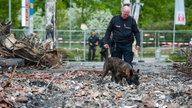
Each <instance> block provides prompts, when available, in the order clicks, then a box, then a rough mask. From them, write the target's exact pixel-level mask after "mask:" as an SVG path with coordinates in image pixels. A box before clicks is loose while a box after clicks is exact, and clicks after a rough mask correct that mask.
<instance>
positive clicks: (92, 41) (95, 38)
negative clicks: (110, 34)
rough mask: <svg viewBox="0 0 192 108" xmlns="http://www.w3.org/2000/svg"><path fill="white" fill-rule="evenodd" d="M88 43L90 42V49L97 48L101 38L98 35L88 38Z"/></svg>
mask: <svg viewBox="0 0 192 108" xmlns="http://www.w3.org/2000/svg"><path fill="white" fill-rule="evenodd" d="M88 42H89V46H90V47H95V46H97V45H96V42H98V43H99V38H98V37H97V36H96V35H95V36H90V37H89V38H88Z"/></svg>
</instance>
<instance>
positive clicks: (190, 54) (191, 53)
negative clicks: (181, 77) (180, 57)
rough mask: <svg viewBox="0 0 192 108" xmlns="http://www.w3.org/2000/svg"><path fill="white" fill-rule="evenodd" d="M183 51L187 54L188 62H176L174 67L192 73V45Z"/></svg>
mask: <svg viewBox="0 0 192 108" xmlns="http://www.w3.org/2000/svg"><path fill="white" fill-rule="evenodd" d="M181 51H182V52H183V53H184V54H185V55H186V62H184V63H174V64H173V67H174V68H176V69H177V70H178V71H180V72H184V73H190V74H192V46H188V47H187V48H186V49H185V50H184V49H181Z"/></svg>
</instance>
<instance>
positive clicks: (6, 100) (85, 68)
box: [0, 61, 192, 108]
mask: <svg viewBox="0 0 192 108" xmlns="http://www.w3.org/2000/svg"><path fill="white" fill-rule="evenodd" d="M102 66H103V62H67V63H64V65H63V66H62V67H61V68H57V69H49V70H35V69H24V68H18V69H17V74H16V75H15V76H14V78H13V80H12V83H11V85H10V86H9V87H6V88H5V87H3V85H5V82H6V81H7V80H8V78H9V77H10V74H11V73H4V74H1V75H0V77H1V80H0V83H1V88H0V106H1V107H2V105H4V106H7V107H15V108H181V107H182V108H191V107H192V80H191V79H192V76H191V75H189V74H184V73H180V72H176V70H175V69H173V68H172V64H171V63H163V62H151V61H150V62H141V63H138V62H135V64H134V68H135V69H140V83H141V84H140V85H139V86H137V87H136V86H135V85H131V86H130V85H127V83H126V82H125V83H124V86H120V85H119V84H115V83H113V82H111V81H110V77H111V76H110V75H108V76H107V77H105V79H104V81H103V83H102V84H101V85H98V83H97V81H98V80H99V79H100V76H101V73H102Z"/></svg>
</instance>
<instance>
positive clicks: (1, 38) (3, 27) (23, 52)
mask: <svg viewBox="0 0 192 108" xmlns="http://www.w3.org/2000/svg"><path fill="white" fill-rule="evenodd" d="M11 24H12V23H11V22H8V23H7V24H2V23H0V55H1V57H3V58H22V59H24V60H25V64H35V65H36V66H37V67H43V68H45V67H48V68H52V67H55V66H57V65H60V64H61V63H60V59H59V57H58V55H59V54H58V51H57V50H49V49H48V46H49V43H50V42H48V41H45V42H40V41H39V40H37V39H38V38H37V34H36V33H32V34H31V36H25V35H23V36H20V37H22V38H21V39H19V40H18V39H16V38H15V36H14V34H12V33H10V32H9V31H10V27H11Z"/></svg>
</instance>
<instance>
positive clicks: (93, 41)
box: [88, 31, 99, 61]
mask: <svg viewBox="0 0 192 108" xmlns="http://www.w3.org/2000/svg"><path fill="white" fill-rule="evenodd" d="M88 42H89V53H88V60H89V61H94V59H95V52H96V46H97V45H98V44H99V37H97V36H96V32H95V31H93V32H92V34H91V36H90V37H89V38H88Z"/></svg>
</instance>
